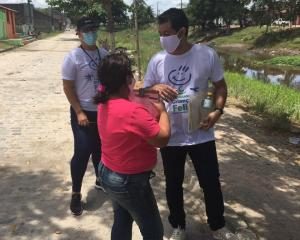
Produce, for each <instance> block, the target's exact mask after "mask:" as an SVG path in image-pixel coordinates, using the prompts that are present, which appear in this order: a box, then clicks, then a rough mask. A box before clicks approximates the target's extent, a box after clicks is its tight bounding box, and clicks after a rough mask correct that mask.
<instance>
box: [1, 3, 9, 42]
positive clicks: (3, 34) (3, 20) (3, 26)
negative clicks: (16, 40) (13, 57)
mask: <svg viewBox="0 0 300 240" xmlns="http://www.w3.org/2000/svg"><path fill="white" fill-rule="evenodd" d="M6 38H7V37H6V12H5V10H4V9H0V39H6Z"/></svg>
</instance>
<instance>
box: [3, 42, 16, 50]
mask: <svg viewBox="0 0 300 240" xmlns="http://www.w3.org/2000/svg"><path fill="white" fill-rule="evenodd" d="M12 47H14V45H12V44H9V42H8V41H1V42H0V49H1V50H6V49H10V48H12Z"/></svg>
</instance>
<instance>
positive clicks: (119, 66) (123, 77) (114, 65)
mask: <svg viewBox="0 0 300 240" xmlns="http://www.w3.org/2000/svg"><path fill="white" fill-rule="evenodd" d="M128 76H132V71H131V63H130V59H129V58H128V56H127V55H126V54H125V53H113V54H111V55H108V56H106V57H105V58H103V59H102V61H101V63H100V65H99V67H98V78H99V79H100V82H101V85H100V89H99V90H98V93H97V95H96V96H95V97H94V102H95V103H96V104H98V103H105V102H107V101H108V99H109V97H110V96H111V95H112V94H115V93H118V92H119V90H120V89H121V87H122V86H124V85H126V84H127V79H128Z"/></svg>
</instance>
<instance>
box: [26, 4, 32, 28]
mask: <svg viewBox="0 0 300 240" xmlns="http://www.w3.org/2000/svg"><path fill="white" fill-rule="evenodd" d="M30 3H31V0H27V4H28V20H29V32H31V31H32V27H33V24H32V17H31V4H30Z"/></svg>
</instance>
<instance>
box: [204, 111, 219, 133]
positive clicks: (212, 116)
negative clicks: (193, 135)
mask: <svg viewBox="0 0 300 240" xmlns="http://www.w3.org/2000/svg"><path fill="white" fill-rule="evenodd" d="M220 116H221V113H220V111H214V112H211V113H209V114H208V116H207V118H206V119H205V120H203V121H202V122H201V123H200V126H199V128H200V129H202V130H208V129H210V128H212V127H213V126H214V125H215V123H216V122H217V121H218V120H219V118H220Z"/></svg>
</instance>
